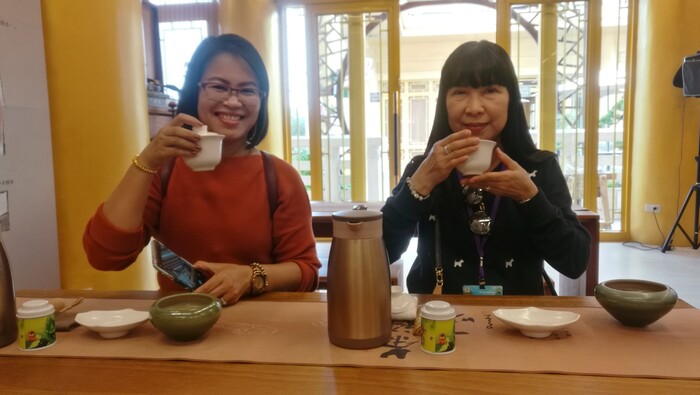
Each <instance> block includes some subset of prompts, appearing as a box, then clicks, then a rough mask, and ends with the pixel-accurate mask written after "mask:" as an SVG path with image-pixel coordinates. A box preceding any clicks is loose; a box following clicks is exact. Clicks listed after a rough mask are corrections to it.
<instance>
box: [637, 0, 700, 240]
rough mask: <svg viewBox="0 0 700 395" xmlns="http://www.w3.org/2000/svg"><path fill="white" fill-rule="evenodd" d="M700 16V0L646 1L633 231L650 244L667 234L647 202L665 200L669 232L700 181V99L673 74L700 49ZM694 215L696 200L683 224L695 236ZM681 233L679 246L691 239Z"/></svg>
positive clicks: (641, 25)
mask: <svg viewBox="0 0 700 395" xmlns="http://www.w3.org/2000/svg"><path fill="white" fill-rule="evenodd" d="M698 15H700V2H698V1H695V0H667V1H664V2H658V1H654V0H639V14H638V20H639V24H638V25H639V31H638V39H637V54H638V55H637V65H636V66H637V67H636V69H635V72H636V79H635V81H636V89H635V93H634V103H633V106H634V114H633V115H634V118H633V136H632V137H633V140H632V141H633V147H632V148H633V150H632V152H633V157H632V165H631V171H632V174H634V177H632V179H631V181H630V186H631V190H630V192H631V194H630V196H631V198H630V236H631V238H632V239H633V240H637V241H640V242H643V243H649V244H661V243H662V242H663V241H664V240H663V239H662V236H661V235H660V234H659V233H660V232H659V229H658V228H657V225H656V221H655V219H654V215H653V214H650V213H645V212H644V204H645V203H654V204H660V205H661V213H659V214H657V215H656V216H657V220H658V224H659V227H660V228H661V232H663V235H664V236H666V235H667V234H668V232H669V231H670V230H671V227H672V226H673V222H674V221H675V219H676V216H677V214H678V209H679V208H680V205H681V204H682V203H683V200H684V199H685V196H686V194H687V192H688V190H689V188H690V186H691V185H693V184H694V183H695V175H696V162H695V159H694V157H695V156H696V155H698V152H697V150H698V128H699V127H700V117H699V114H700V101H699V100H698V99H692V98H684V97H683V92H682V90H681V89H680V88H676V87H674V86H673V84H672V80H673V77H674V75H675V73H676V70H677V69H678V68H679V67H680V66H681V64H682V61H683V58H684V57H685V56H688V55H692V54H695V53H696V52H697V51H699V50H700V46H698V41H697V37H700V24H698V23H697V20H696V19H697V16H698ZM693 202H694V200H693ZM693 220H694V207H688V208H687V209H686V212H685V214H684V216H683V219H682V221H681V224H682V225H683V227H684V228H685V229H686V230H688V231H690V232H691V234H690V236H691V237H692V227H693ZM674 235H675V236H674V242H673V245H674V246H688V245H690V244H689V242H688V241H687V240H686V238H685V237H684V236H683V234H682V233H681V231H680V230H677V231H676V232H675V234H674Z"/></svg>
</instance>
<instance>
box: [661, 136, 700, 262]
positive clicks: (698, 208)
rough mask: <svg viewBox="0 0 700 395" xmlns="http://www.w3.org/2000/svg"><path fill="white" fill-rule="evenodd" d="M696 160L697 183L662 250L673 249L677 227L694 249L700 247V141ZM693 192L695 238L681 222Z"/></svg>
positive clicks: (690, 192) (690, 191)
mask: <svg viewBox="0 0 700 395" xmlns="http://www.w3.org/2000/svg"><path fill="white" fill-rule="evenodd" d="M695 162H696V166H697V170H696V173H695V185H693V186H691V187H690V190H688V195H687V196H686V197H685V202H683V206H682V207H681V210H680V211H679V212H678V216H677V217H676V222H674V223H673V227H672V228H671V232H669V234H668V237H666V241H664V244H663V245H662V246H661V252H666V251H668V250H670V249H671V243H672V242H673V233H674V232H675V231H676V228H677V229H680V230H681V232H683V235H684V236H685V238H686V239H688V241H689V242H690V245H691V246H692V247H693V249H694V250H697V249H698V247H700V244H698V228H699V227H698V214H700V142H698V156H696V157H695ZM693 194H695V225H694V227H693V238H692V239H691V238H690V236H689V235H688V233H687V232H686V231H685V229H683V225H681V224H680V221H681V217H683V212H684V211H685V209H686V207H688V203H689V202H690V200H691V199H692V197H693Z"/></svg>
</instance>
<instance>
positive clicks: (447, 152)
mask: <svg viewBox="0 0 700 395" xmlns="http://www.w3.org/2000/svg"><path fill="white" fill-rule="evenodd" d="M444 148H445V155H449V154H450V152H452V150H451V149H450V145H449V144H447V145H446V146H445V147H444Z"/></svg>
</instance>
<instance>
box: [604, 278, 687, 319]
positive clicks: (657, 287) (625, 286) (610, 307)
mask: <svg viewBox="0 0 700 395" xmlns="http://www.w3.org/2000/svg"><path fill="white" fill-rule="evenodd" d="M593 292H594V295H595V298H596V299H597V300H598V303H600V305H601V306H603V308H605V310H607V312H608V313H610V314H611V315H612V316H613V317H615V318H616V319H617V320H618V321H620V322H621V323H622V324H623V325H627V326H636V327H643V326H647V325H649V324H651V323H653V322H656V320H658V319H659V318H661V317H663V316H664V315H666V313H668V312H669V311H671V309H673V306H675V305H676V301H677V300H678V294H676V291H674V290H673V288H671V287H669V286H668V285H665V284H661V283H655V282H653V281H646V280H625V279H621V280H609V281H604V282H602V283H600V284H598V285H596V287H595V290H594V291H593Z"/></svg>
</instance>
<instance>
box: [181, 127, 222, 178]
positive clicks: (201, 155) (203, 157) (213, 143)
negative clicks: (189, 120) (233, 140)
mask: <svg viewBox="0 0 700 395" xmlns="http://www.w3.org/2000/svg"><path fill="white" fill-rule="evenodd" d="M193 131H194V132H195V133H197V134H198V135H199V136H200V137H201V139H200V140H199V145H200V146H201V147H202V150H201V151H199V152H198V153H197V155H195V156H190V157H187V158H184V160H185V163H186V164H187V166H189V167H190V169H192V170H194V171H210V170H214V168H216V166H217V165H218V164H219V162H221V145H222V141H223V140H224V136H222V135H220V134H218V133H212V132H208V131H207V126H206V125H204V126H201V127H197V128H193Z"/></svg>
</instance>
